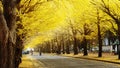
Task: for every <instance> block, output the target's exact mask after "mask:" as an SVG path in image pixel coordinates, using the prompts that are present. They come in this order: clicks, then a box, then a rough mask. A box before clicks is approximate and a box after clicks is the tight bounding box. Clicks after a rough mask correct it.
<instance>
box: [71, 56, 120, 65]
mask: <svg viewBox="0 0 120 68" xmlns="http://www.w3.org/2000/svg"><path fill="white" fill-rule="evenodd" d="M73 58H80V59H87V60H95V61H102V62H108V63H114V64H120V62H113V61H108V60H99V59H93V58H85V57H73Z"/></svg>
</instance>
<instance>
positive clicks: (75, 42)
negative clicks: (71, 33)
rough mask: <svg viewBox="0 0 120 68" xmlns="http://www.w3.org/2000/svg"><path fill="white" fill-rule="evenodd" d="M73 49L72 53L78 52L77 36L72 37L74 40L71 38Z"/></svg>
mask: <svg viewBox="0 0 120 68" xmlns="http://www.w3.org/2000/svg"><path fill="white" fill-rule="evenodd" d="M73 43H74V45H73V51H74V55H77V54H78V45H77V38H76V37H74V40H73Z"/></svg>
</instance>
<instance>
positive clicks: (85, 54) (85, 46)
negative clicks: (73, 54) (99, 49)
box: [83, 38, 88, 56]
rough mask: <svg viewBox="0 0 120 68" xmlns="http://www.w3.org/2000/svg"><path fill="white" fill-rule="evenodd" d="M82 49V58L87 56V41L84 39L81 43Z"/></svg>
mask: <svg viewBox="0 0 120 68" xmlns="http://www.w3.org/2000/svg"><path fill="white" fill-rule="evenodd" d="M83 42H84V43H83V48H84V53H83V56H87V55H88V52H87V39H86V38H84V41H83Z"/></svg>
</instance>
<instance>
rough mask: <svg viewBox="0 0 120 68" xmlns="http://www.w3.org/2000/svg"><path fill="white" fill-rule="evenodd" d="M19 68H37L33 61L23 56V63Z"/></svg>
mask: <svg viewBox="0 0 120 68" xmlns="http://www.w3.org/2000/svg"><path fill="white" fill-rule="evenodd" d="M19 68H35V66H34V64H33V62H32V60H31V59H29V58H28V57H27V55H23V58H22V63H21V64H20V65H19Z"/></svg>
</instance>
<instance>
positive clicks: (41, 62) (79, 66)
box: [20, 54, 120, 68]
mask: <svg viewBox="0 0 120 68" xmlns="http://www.w3.org/2000/svg"><path fill="white" fill-rule="evenodd" d="M27 58H28V60H30V62H31V66H30V65H28V67H25V65H24V66H23V65H22V64H21V65H20V68H120V65H118V64H112V63H106V62H100V61H93V60H85V59H78V58H70V57H63V56H59V55H50V54H43V55H42V56H38V55H33V56H30V55H29V56H27ZM23 62H24V61H23ZM26 65H27V64H26ZM29 66H30V67H29Z"/></svg>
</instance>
